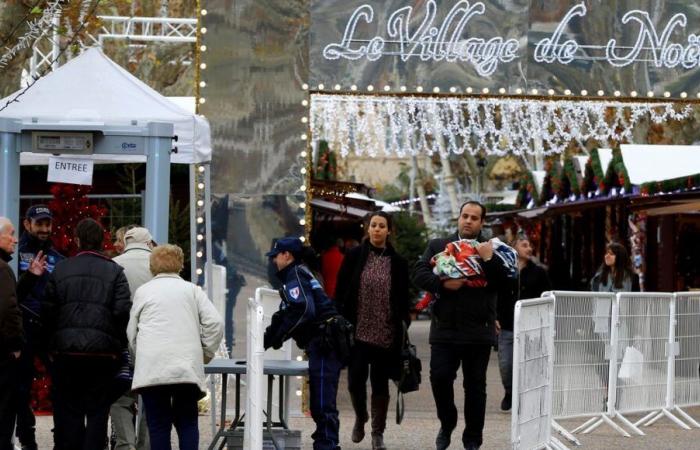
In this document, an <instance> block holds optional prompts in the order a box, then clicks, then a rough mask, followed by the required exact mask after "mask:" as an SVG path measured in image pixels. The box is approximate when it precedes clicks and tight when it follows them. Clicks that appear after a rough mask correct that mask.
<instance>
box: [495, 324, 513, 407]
mask: <svg viewBox="0 0 700 450" xmlns="http://www.w3.org/2000/svg"><path fill="white" fill-rule="evenodd" d="M498 368H499V369H500V370H501V380H502V381H503V389H505V391H506V394H512V393H513V332H512V331H508V330H501V333H500V334H499V335H498Z"/></svg>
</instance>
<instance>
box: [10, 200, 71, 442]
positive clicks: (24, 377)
mask: <svg viewBox="0 0 700 450" xmlns="http://www.w3.org/2000/svg"><path fill="white" fill-rule="evenodd" d="M23 225H24V233H22V236H21V237H20V240H19V246H18V250H19V274H20V276H21V275H22V274H24V273H26V272H27V271H28V270H29V268H30V267H31V263H32V261H34V260H35V259H36V258H37V255H41V254H43V255H44V256H45V257H46V271H45V272H44V274H43V275H42V276H41V277H40V278H39V279H38V280H37V283H36V285H35V286H34V288H33V289H32V291H31V292H29V293H28V295H27V296H26V297H24V298H20V299H19V302H20V303H19V306H20V309H21V310H22V319H23V322H24V333H25V337H26V340H27V343H26V345H25V348H24V351H22V357H21V358H20V375H19V376H20V381H19V385H18V391H19V393H18V395H19V405H18V410H17V431H16V433H17V439H18V440H19V442H20V444H21V445H22V449H23V450H37V449H38V448H39V447H38V445H37V442H36V432H35V426H36V419H35V418H34V412H33V411H32V407H31V393H32V383H33V381H34V376H35V369H34V358H35V356H39V357H40V358H41V359H42V361H43V363H44V365H47V364H48V362H47V359H46V353H45V351H44V349H42V348H41V347H42V345H41V342H42V340H43V336H41V333H42V327H41V320H40V317H41V301H42V300H43V298H44V290H45V289H46V284H47V283H48V280H49V275H50V274H51V273H52V272H53V269H54V267H56V264H58V263H59V262H60V261H62V260H63V259H64V257H63V255H61V254H60V253H59V252H58V251H57V250H56V249H55V248H54V246H53V243H52V242H51V232H52V226H53V215H52V214H51V210H50V209H49V207H48V206H46V205H34V206H31V207H29V209H27V212H26V214H25V218H24V222H23Z"/></svg>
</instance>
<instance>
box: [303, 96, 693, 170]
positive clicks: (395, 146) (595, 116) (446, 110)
mask: <svg viewBox="0 0 700 450" xmlns="http://www.w3.org/2000/svg"><path fill="white" fill-rule="evenodd" d="M680 108H681V109H680V110H676V109H675V108H674V105H673V104H672V103H654V102H649V103H642V102H640V103H624V102H616V101H610V102H594V101H570V100H566V101H563V100H558V101H554V100H551V101H550V100H532V99H529V100H526V99H503V98H486V99H484V98H461V97H393V96H376V95H374V96H370V95H326V94H314V95H312V96H311V115H310V128H311V135H312V141H313V142H312V145H314V146H315V145H316V144H317V143H318V141H320V140H325V141H328V142H329V143H330V144H331V145H334V146H336V147H337V148H339V149H340V154H341V155H342V156H346V155H348V154H349V153H350V152H353V153H355V154H357V155H369V156H377V155H379V154H385V155H397V156H405V155H416V154H419V153H427V154H429V155H432V154H434V153H440V154H449V153H455V154H462V153H465V152H469V153H471V154H476V153H479V152H484V153H486V154H492V155H506V154H515V155H522V154H529V153H535V151H536V150H535V145H533V143H534V142H542V143H543V144H544V150H543V151H544V153H545V154H553V153H561V152H563V151H564V149H565V148H566V147H567V145H568V144H569V143H570V142H571V141H572V140H581V141H586V140H589V139H594V140H596V141H598V142H599V143H600V144H607V143H608V141H609V140H614V141H622V140H625V139H630V138H631V137H632V130H633V128H634V126H635V124H636V123H637V122H639V121H640V120H641V119H642V118H643V117H649V119H650V120H651V121H652V122H653V123H657V124H658V123H662V122H665V121H667V120H681V119H685V118H687V117H688V116H689V114H690V113H691V111H692V109H691V107H690V106H689V105H686V106H683V107H680ZM611 109H612V114H610V110H611ZM414 142H415V144H414Z"/></svg>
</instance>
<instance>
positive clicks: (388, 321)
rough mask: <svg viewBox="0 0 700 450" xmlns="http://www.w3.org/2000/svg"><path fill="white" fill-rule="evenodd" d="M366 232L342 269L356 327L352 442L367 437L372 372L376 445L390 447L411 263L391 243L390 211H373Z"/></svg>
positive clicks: (346, 303)
mask: <svg viewBox="0 0 700 450" xmlns="http://www.w3.org/2000/svg"><path fill="white" fill-rule="evenodd" d="M366 230H367V236H366V237H365V239H364V240H363V242H362V244H361V245H360V246H358V247H355V248H353V249H352V250H350V251H349V252H348V253H347V255H346V256H345V259H344V260H343V264H342V265H341V267H340V271H339V273H338V282H337V286H336V300H337V302H338V307H339V310H340V311H341V314H342V315H343V316H344V317H345V318H346V319H347V320H349V321H350V322H352V324H353V325H354V326H355V348H354V349H353V355H352V358H351V360H350V363H349V365H348V388H349V390H350V398H351V400H352V405H353V409H354V410H355V425H354V427H353V429H352V441H353V442H360V441H362V439H363V438H364V436H365V430H364V426H365V423H366V422H367V421H368V420H369V415H368V414H367V377H368V376H369V378H370V382H371V385H372V397H371V411H372V449H373V450H378V449H386V447H385V446H384V429H385V428H386V416H387V410H388V407H389V379H390V378H392V377H395V373H396V372H398V364H399V362H398V361H399V356H400V351H401V342H402V338H403V330H404V324H405V326H406V327H407V326H408V324H409V323H410V315H409V294H408V287H409V276H408V263H407V262H406V260H405V259H404V258H403V257H401V255H399V254H398V253H396V250H394V248H393V247H392V245H391V243H390V242H389V236H390V235H391V233H392V231H393V229H392V221H391V216H390V215H389V214H387V213H385V212H382V211H376V212H372V213H370V214H369V215H368V217H367V220H366Z"/></svg>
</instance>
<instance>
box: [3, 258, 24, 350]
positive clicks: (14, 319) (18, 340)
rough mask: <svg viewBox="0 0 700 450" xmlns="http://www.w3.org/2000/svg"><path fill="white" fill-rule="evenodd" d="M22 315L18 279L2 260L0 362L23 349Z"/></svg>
mask: <svg viewBox="0 0 700 450" xmlns="http://www.w3.org/2000/svg"><path fill="white" fill-rule="evenodd" d="M23 343H24V332H23V330H22V314H21V312H20V310H19V306H18V304H17V279H16V278H15V273H14V272H13V271H12V269H11V268H10V266H9V265H8V264H7V263H6V262H5V261H4V260H3V259H2V258H0V361H4V360H6V359H7V358H9V355H10V353H12V352H16V351H19V350H21V349H22V345H23Z"/></svg>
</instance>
